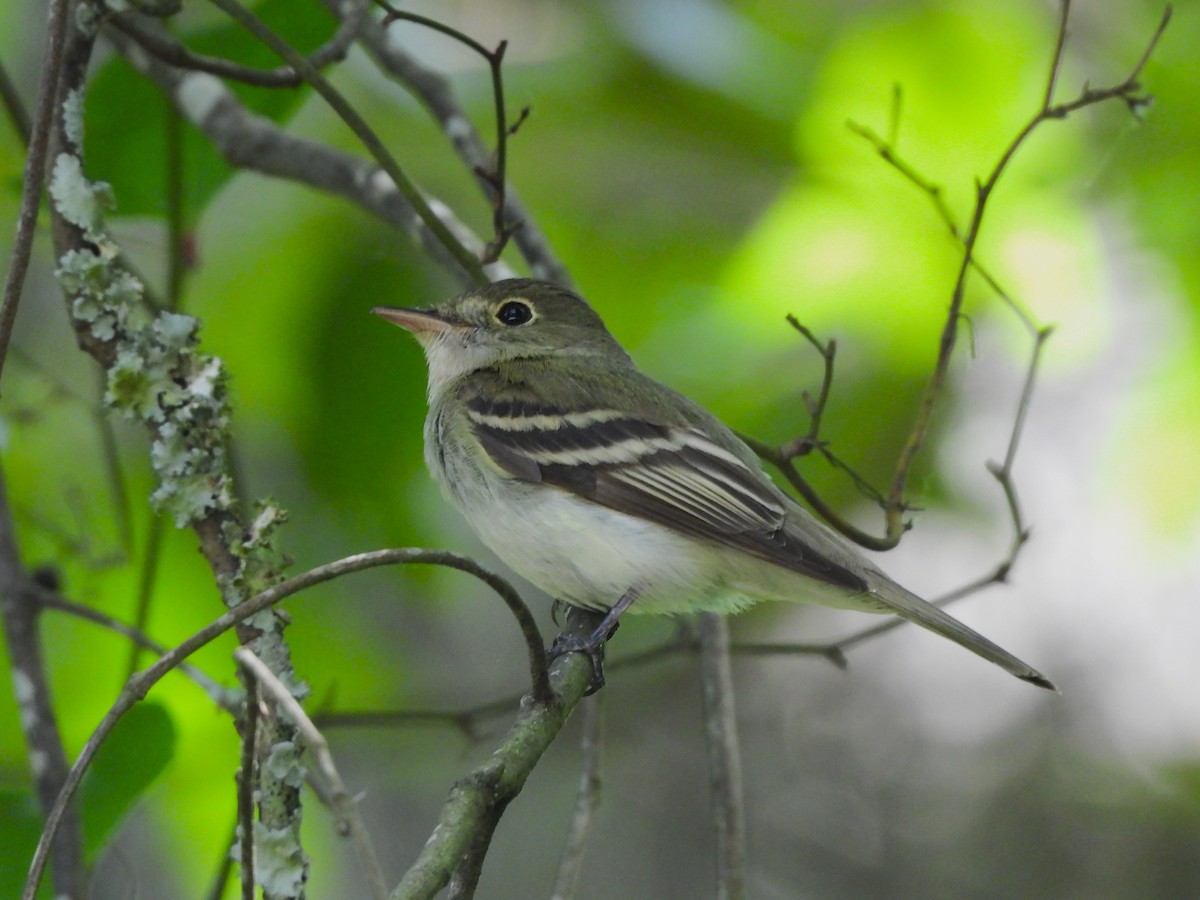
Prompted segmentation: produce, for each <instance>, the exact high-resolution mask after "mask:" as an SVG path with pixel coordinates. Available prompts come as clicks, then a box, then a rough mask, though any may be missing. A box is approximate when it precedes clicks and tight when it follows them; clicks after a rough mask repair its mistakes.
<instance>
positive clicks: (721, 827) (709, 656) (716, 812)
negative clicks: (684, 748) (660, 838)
mask: <svg viewBox="0 0 1200 900" xmlns="http://www.w3.org/2000/svg"><path fill="white" fill-rule="evenodd" d="M697 625H698V631H699V635H700V676H701V682H702V684H703V688H704V690H703V697H704V737H705V740H706V743H707V745H708V786H709V804H710V807H711V809H712V817H713V827H714V829H715V831H716V839H717V871H716V876H717V898H718V900H742V898H744V897H745V896H746V801H745V797H744V795H743V791H742V760H741V751H740V749H739V743H738V732H737V715H736V712H735V703H734V691H733V671H732V669H731V667H730V663H729V657H730V646H729V623H728V620H727V619H726V618H725V617H724V616H722V615H719V614H717V613H711V612H704V613H700V616H699V621H698V623H697Z"/></svg>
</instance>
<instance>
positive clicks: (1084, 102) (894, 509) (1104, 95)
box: [886, 0, 1171, 535]
mask: <svg viewBox="0 0 1200 900" xmlns="http://www.w3.org/2000/svg"><path fill="white" fill-rule="evenodd" d="M1070 11H1071V4H1070V0H1062V4H1061V15H1060V18H1059V26H1058V34H1057V39H1056V42H1055V47H1054V55H1053V58H1052V61H1051V64H1050V72H1049V74H1048V76H1047V79H1046V92H1045V95H1044V98H1043V100H1042V106H1041V108H1040V109H1039V110H1038V111H1037V112H1036V113H1035V114H1034V116H1033V118H1031V119H1030V120H1029V122H1028V123H1027V124H1026V125H1025V127H1024V128H1022V129H1021V130H1020V131H1019V132H1018V133H1017V136H1016V137H1015V138H1013V140H1012V142H1011V143H1010V144H1009V145H1008V147H1006V148H1005V150H1004V151H1003V152H1002V153H1001V154H1000V158H999V160H998V161H997V162H996V165H995V166H994V167H993V168H992V171H991V172H990V173H989V174H988V176H987V178H986V179H984V181H983V182H982V183H979V184H978V185H977V186H976V190H975V207H974V211H973V213H972V215H971V221H970V224H969V225H968V226H967V230H966V233H965V235H964V236H963V240H962V244H963V254H962V261H961V263H960V265H959V269H958V275H957V277H956V279H955V282H954V288H953V291H952V293H951V301H950V310H949V313H948V315H947V317H946V323H945V325H944V327H943V329H942V335H941V339H940V342H939V347H938V356H937V361H936V362H935V364H934V371H933V375H932V376H931V377H930V379H929V383H928V385H927V386H926V388H925V394H924V396H923V398H922V400H921V404H920V406H919V408H918V411H917V416H916V420H915V422H914V423H913V429H912V432H911V433H910V434H909V438H908V441H907V442H906V443H905V445H904V448H903V449H902V450H901V451H900V455H899V457H898V459H897V460H896V469H895V473H894V475H893V476H892V484H891V488H890V491H889V494H888V501H889V506H888V508H887V510H886V517H887V529H888V534H889V535H890V534H899V533H902V532H903V530H904V523H903V511H904V490H905V484H906V481H907V478H908V472H909V469H910V468H911V466H912V463H913V460H914V459H915V458H916V455H917V452H918V451H919V450H920V448H921V446H922V444H923V443H924V441H925V435H926V433H927V432H928V430H929V425H930V422H931V420H932V418H933V409H934V406H935V405H936V404H937V401H938V399H939V397H940V396H941V392H942V386H943V383H944V381H945V377H946V372H947V371H948V369H949V364H950V357H951V355H952V353H953V352H954V345H955V340H956V337H957V331H958V319H959V316H960V314H961V310H962V304H963V299H964V296H965V293H966V280H967V273H968V271H969V270H970V268H971V264H972V260H973V258H974V254H975V245H976V243H977V241H978V239H979V233H980V230H981V228H982V227H983V218H984V212H985V211H986V209H987V204H988V200H989V198H990V197H991V194H992V191H993V190H995V187H996V184H997V183H998V182H999V180H1000V177H1001V176H1002V175H1003V174H1004V172H1005V170H1006V169H1007V167H1008V164H1009V162H1010V161H1011V160H1012V158H1013V157H1014V156H1015V155H1016V153H1017V150H1019V149H1020V147H1021V146H1022V145H1023V144H1024V143H1025V140H1026V139H1027V138H1028V137H1029V136H1030V135H1031V134H1032V133H1033V132H1034V131H1035V130H1036V129H1037V128H1038V126H1040V125H1041V124H1042V123H1043V122H1046V121H1050V120H1053V119H1065V118H1066V117H1067V115H1068V114H1069V113H1071V112H1074V111H1076V110H1080V109H1083V108H1085V107H1087V106H1091V105H1093V104H1096V103H1100V102H1103V101H1105V100H1110V99H1114V98H1120V99H1122V100H1124V101H1125V102H1126V104H1127V105H1128V106H1129V107H1130V108H1131V109H1136V108H1139V107H1140V106H1142V105H1144V104H1145V103H1146V98H1145V97H1142V96H1139V95H1138V91H1139V90H1140V89H1141V88H1140V85H1139V84H1138V82H1137V78H1138V76H1139V75H1140V73H1141V71H1142V68H1143V67H1144V66H1145V64H1146V61H1147V60H1148V59H1149V58H1150V54H1151V53H1153V51H1154V48H1155V47H1156V46H1157V44H1158V40H1159V38H1160V37H1161V35H1162V33H1163V30H1164V29H1165V28H1166V26H1167V23H1168V22H1169V21H1170V19H1171V7H1170V6H1168V7H1167V8H1166V10H1165V12H1164V13H1163V17H1162V20H1161V21H1160V23H1159V25H1158V28H1157V29H1156V30H1155V32H1154V35H1153V37H1152V38H1151V40H1150V42H1149V44H1148V45H1147V46H1146V50H1145V51H1144V52H1143V54H1142V57H1141V59H1140V60H1139V61H1138V63H1137V64H1136V66H1135V67H1134V69H1133V71H1132V72H1130V74H1129V75H1128V76H1127V77H1126V78H1125V79H1124V80H1123V81H1121V82H1119V83H1118V84H1115V85H1113V86H1112V87H1110V88H1102V89H1098V90H1085V91H1084V92H1083V93H1082V94H1081V95H1080V96H1079V97H1078V98H1077V99H1076V100H1073V101H1071V102H1069V103H1066V104H1062V105H1058V106H1055V105H1054V103H1053V100H1054V89H1055V86H1056V84H1057V81H1058V73H1059V69H1060V67H1061V65H1062V57H1063V48H1064V45H1065V43H1066V38H1067V19H1068V17H1069V15H1070Z"/></svg>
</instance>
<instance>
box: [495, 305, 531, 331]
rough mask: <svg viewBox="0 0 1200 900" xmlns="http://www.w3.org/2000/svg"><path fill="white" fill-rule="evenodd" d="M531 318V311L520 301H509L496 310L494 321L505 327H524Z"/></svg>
mask: <svg viewBox="0 0 1200 900" xmlns="http://www.w3.org/2000/svg"><path fill="white" fill-rule="evenodd" d="M532 318H533V310H532V309H530V308H529V304H528V303H522V302H521V301H520V300H509V301H508V302H507V303H505V304H504V305H503V306H501V307H500V308H499V309H498V310H496V319H497V320H498V321H500V322H502V323H503V324H505V325H524V324H525V323H526V322H528V321H529V320H530V319H532Z"/></svg>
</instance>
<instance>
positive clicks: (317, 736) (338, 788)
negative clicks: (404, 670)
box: [233, 647, 388, 900]
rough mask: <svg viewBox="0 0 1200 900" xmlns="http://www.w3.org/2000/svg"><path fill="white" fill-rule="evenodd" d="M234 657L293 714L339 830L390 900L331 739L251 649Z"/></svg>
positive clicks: (374, 889) (377, 893)
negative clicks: (328, 739) (314, 759)
mask: <svg viewBox="0 0 1200 900" xmlns="http://www.w3.org/2000/svg"><path fill="white" fill-rule="evenodd" d="M233 657H234V659H236V660H237V661H238V663H239V664H240V665H241V666H242V667H243V668H244V669H245V670H246V671H247V672H248V673H249V674H250V676H251V680H252V681H256V682H257V683H258V684H259V685H261V686H262V687H263V688H264V689H266V690H267V691H269V692H270V693H271V694H272V695H273V696H274V697H275V702H276V704H277V705H278V709H279V710H280V712H281V714H283V715H286V716H287V717H288V718H290V719H291V720H292V722H293V723H294V724H295V725H296V727H297V728H298V729H299V731H300V733H301V734H302V735H303V736H304V739H305V741H306V742H307V744H308V749H309V750H310V751H311V752H312V754H313V755H314V756H315V757H316V760H317V767H318V769H319V770H320V772H321V774H322V775H323V776H324V777H325V780H326V783H327V785H328V787H329V791H328V798H329V802H330V804H331V810H332V812H333V813H334V814H335V815H336V816H337V817H338V822H337V830H338V834H340V835H342V836H343V837H348V838H350V842H351V843H352V844H353V845H354V849H355V851H356V852H357V853H358V861H359V864H360V865H361V866H362V871H363V874H364V875H365V876H366V879H367V884H368V885H370V888H371V895H372V896H373V897H375V898H376V900H387V895H388V890H387V883H386V882H385V881H384V877H383V869H382V868H381V867H380V865H379V858H378V857H377V856H376V855H375V850H374V848H373V847H372V846H371V837H370V835H369V834H368V833H367V828H366V826H365V825H364V824H363V821H362V817H361V816H360V815H359V814H358V807H357V805H356V804H355V802H354V800H353V798H351V796H350V792H349V791H348V790H347V789H346V783H345V782H344V781H342V776H341V774H340V773H339V772H338V770H337V765H336V764H335V763H334V761H333V754H332V753H330V752H329V742H328V741H326V740H325V736H324V735H323V734H321V732H320V731H319V730H318V729H317V726H315V725H314V724H313V723H312V720H311V719H310V718H309V717H308V716H307V715H306V714H305V712H304V708H303V707H302V706H301V705H300V703H299V701H297V700H296V698H295V697H293V696H292V693H291V691H289V690H288V689H287V688H286V687H284V686H283V684H282V683H281V682H280V681H279V679H278V678H277V677H275V674H274V673H273V672H272V671H271V670H270V669H269V668H267V666H266V664H265V663H264V662H263V661H262V660H261V659H259V658H258V657H257V656H255V655H254V653H253V652H252V651H250V650H248V649H246V648H245V647H238V648H237V649H236V650H234V651H233ZM249 696H250V694H249V693H248V697H249Z"/></svg>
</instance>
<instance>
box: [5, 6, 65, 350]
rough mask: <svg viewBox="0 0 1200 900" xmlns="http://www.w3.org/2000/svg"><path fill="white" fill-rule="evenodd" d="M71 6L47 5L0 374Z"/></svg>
mask: <svg viewBox="0 0 1200 900" xmlns="http://www.w3.org/2000/svg"><path fill="white" fill-rule="evenodd" d="M70 5H71V4H70V3H69V2H68V0H50V4H49V12H50V22H49V25H48V26H47V29H46V55H45V58H44V59H43V60H42V75H41V80H40V81H39V83H38V97H37V106H36V108H35V110H34V114H33V128H32V130H31V132H30V138H29V152H28V153H27V154H26V156H25V177H24V180H23V181H22V182H21V208H20V212H19V213H18V215H17V233H16V235H15V237H14V238H13V246H12V253H11V255H10V257H9V264H8V274H7V275H6V276H5V279H4V294H3V296H2V297H0V374H2V373H3V371H4V360H5V358H6V357H7V356H8V344H9V341H10V340H11V339H12V331H13V324H14V323H15V322H16V319H17V305H18V304H19V303H20V302H21V290H22V288H23V287H24V286H25V273H26V272H27V271H28V270H29V255H30V250H31V249H32V248H33V232H34V229H35V228H36V226H37V213H38V206H39V205H40V204H41V199H42V185H43V184H45V179H46V158H47V156H46V155H47V152H48V151H49V147H50V130H51V129H50V126H51V125H52V124H53V119H54V101H55V99H56V98H57V97H58V85H59V79H60V77H61V75H62V61H63V48H64V47H65V46H66V39H67V25H68V15H67V10H68V9H69V7H70ZM6 96H7V92H6ZM13 96H14V97H15V96H16V94H15V92H13ZM8 105H9V108H10V109H13V108H14V107H13V105H12V104H11V103H10V104H8ZM16 108H19V107H16ZM18 127H19V126H18Z"/></svg>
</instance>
